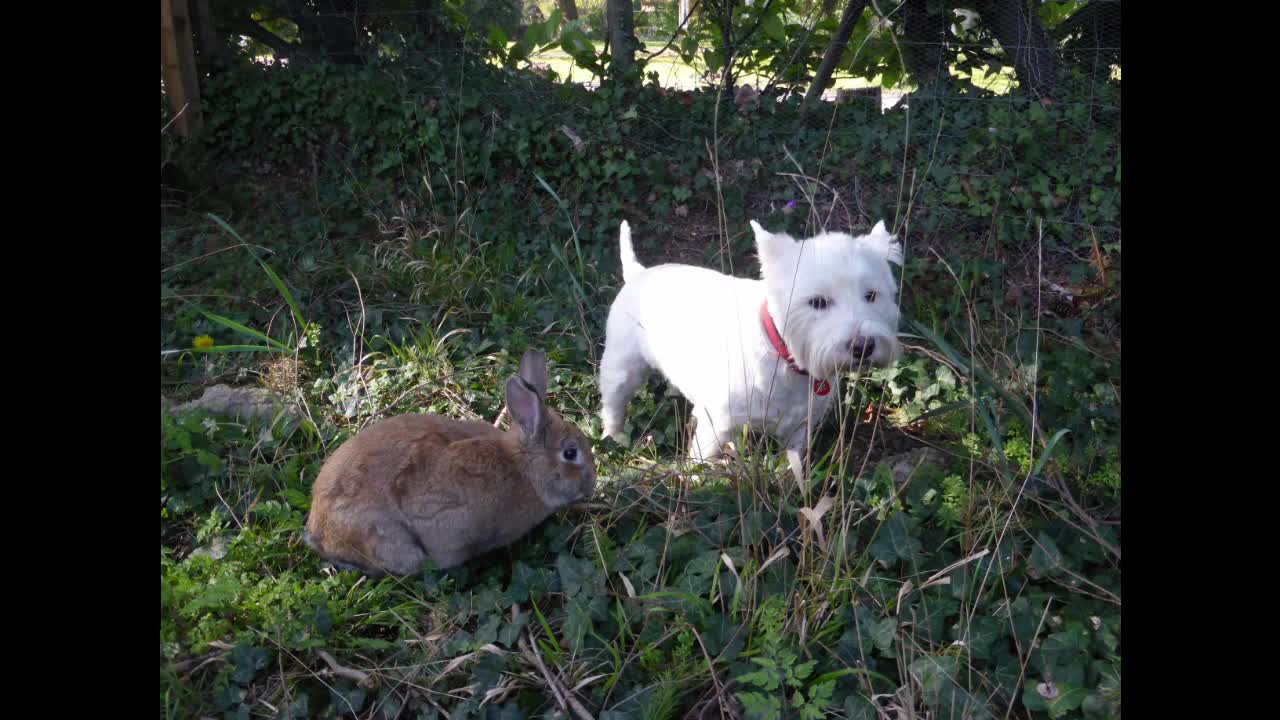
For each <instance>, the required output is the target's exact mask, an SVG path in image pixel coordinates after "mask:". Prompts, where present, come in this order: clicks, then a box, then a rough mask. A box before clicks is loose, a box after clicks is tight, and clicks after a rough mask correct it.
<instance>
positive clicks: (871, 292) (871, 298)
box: [863, 290, 880, 303]
mask: <svg viewBox="0 0 1280 720" xmlns="http://www.w3.org/2000/svg"><path fill="white" fill-rule="evenodd" d="M879 296H880V293H878V292H876V291H875V290H869V291H867V294H866V295H864V296H863V297H865V298H866V299H867V302H871V303H873V302H875V301H876V298H877V297H879Z"/></svg>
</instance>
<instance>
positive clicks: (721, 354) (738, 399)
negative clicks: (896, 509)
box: [600, 220, 902, 480]
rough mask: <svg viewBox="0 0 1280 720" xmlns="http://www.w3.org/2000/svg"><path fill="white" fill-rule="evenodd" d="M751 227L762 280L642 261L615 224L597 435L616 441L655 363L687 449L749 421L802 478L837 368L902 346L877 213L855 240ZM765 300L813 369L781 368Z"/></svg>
mask: <svg viewBox="0 0 1280 720" xmlns="http://www.w3.org/2000/svg"><path fill="white" fill-rule="evenodd" d="M751 229H752V230H753V231H754V232H755V240H756V248H757V250H758V251H759V254H760V266H761V267H760V275H761V279H760V280H748V279H746V278H735V277H730V276H728V275H723V274H721V273H718V272H715V271H713V270H708V269H705V268H699V267H693V266H690V265H675V264H668V265H658V266H655V267H651V268H646V267H644V266H642V265H641V264H640V263H639V262H638V261H637V260H636V256H635V251H634V250H633V249H632V247H631V228H630V226H629V225H628V224H627V222H626V221H625V220H624V221H623V222H622V226H621V228H620V231H619V235H620V238H619V239H620V244H621V246H622V247H621V249H622V276H623V282H624V284H623V287H622V290H621V291H619V293H618V297H617V298H615V299H614V301H613V305H612V307H611V308H610V309H609V321H608V326H607V329H606V337H605V351H604V357H603V358H602V359H601V363H600V387H601V392H602V394H603V396H604V397H603V409H602V412H601V416H602V419H603V421H604V432H605V434H607V435H611V436H613V437H614V438H616V439H619V440H621V439H623V438H622V430H623V423H624V420H625V416H626V405H627V401H628V400H630V398H631V396H632V394H634V393H635V391H636V389H637V388H639V386H640V385H641V384H642V383H643V382H644V381H645V378H646V377H647V376H648V373H649V372H650V371H651V370H654V369H656V370H658V371H659V372H661V373H662V374H663V375H664V376H665V377H666V378H667V380H668V381H669V382H670V383H671V384H672V385H674V386H675V387H676V388H677V389H678V390H679V391H680V393H681V394H683V395H684V396H685V397H686V398H688V399H689V400H690V401H691V402H692V403H693V405H694V408H693V416H694V418H695V419H696V423H697V426H696V430H695V433H694V435H695V436H694V442H693V443H692V444H691V447H690V448H689V455H690V457H691V458H693V459H699V458H701V459H704V460H710V459H713V458H715V457H717V456H719V455H720V453H721V452H722V450H723V448H724V445H725V443H726V442H728V441H730V440H732V439H733V438H734V436H736V434H737V433H738V431H739V429H740V428H741V427H742V426H743V425H750V426H751V427H752V428H753V429H756V430H760V431H765V432H769V433H771V434H772V435H773V436H774V437H776V438H778V439H779V440H780V441H781V442H782V444H783V445H784V446H785V447H786V449H787V458H788V460H789V462H790V464H791V467H792V470H793V471H794V472H795V473H796V478H797V480H799V479H801V478H803V477H804V475H803V472H804V465H803V463H802V461H801V453H802V452H803V451H804V450H805V449H806V448H807V447H808V444H809V433H810V428H811V427H812V426H813V425H815V424H816V423H817V422H818V420H820V419H821V418H822V417H823V416H824V415H825V414H826V412H827V411H828V410H829V408H830V407H831V403H832V400H833V398H834V397H835V396H836V393H838V392H839V384H838V376H839V374H840V373H841V372H842V371H844V370H846V369H857V368H859V367H866V366H867V365H875V366H882V367H883V366H887V365H890V364H892V363H893V362H894V361H895V360H896V359H897V357H898V355H899V354H900V353H901V348H902V346H901V344H900V343H899V342H898V340H897V337H896V335H897V328H898V306H897V300H898V297H897V285H896V283H895V282H894V277H893V272H892V271H891V269H890V267H889V263H895V264H898V265H901V264H902V248H901V245H899V244H898V242H897V240H896V238H894V237H893V236H892V235H890V234H889V232H888V231H887V230H886V229H885V226H884V222H883V221H881V222H879V223H877V224H876V226H875V227H873V228H872V229H871V232H870V233H868V234H866V235H863V236H860V237H853V236H851V235H847V234H845V233H837V232H824V233H821V234H819V235H817V236H815V237H813V238H810V239H808V240H804V241H801V242H797V241H796V240H795V239H794V238H792V237H791V236H790V235H787V234H785V233H770V232H769V231H767V230H765V229H764V228H763V227H761V226H760V224H759V223H757V222H755V221H754V220H753V221H752V222H751ZM871 292H874V293H875V295H874V300H869V299H868V298H869V297H872V296H870V295H869V293H871ZM814 298H824V299H825V300H826V301H827V302H826V308H825V309H819V308H817V307H814V306H812V305H811V304H810V301H811V300H813V299H814ZM766 299H767V301H768V308H769V312H770V315H771V316H772V318H773V321H774V323H775V325H776V327H777V329H778V332H779V333H780V335H781V336H782V338H783V341H784V342H785V343H786V345H787V347H788V349H789V350H790V351H791V354H792V356H793V357H794V358H795V362H796V364H798V365H799V366H800V368H801V369H803V370H805V371H807V372H808V373H809V374H810V376H805V375H802V374H800V373H798V372H796V371H795V370H792V369H790V368H789V367H788V366H787V363H786V362H785V361H783V360H782V359H781V358H780V357H779V355H778V353H777V352H776V351H775V350H774V347H773V345H772V344H771V343H770V341H769V337H768V335H767V334H766V331H765V329H764V325H763V323H762V321H761V316H760V306H761V304H762V303H764V302H765V301H766ZM818 304H819V305H820V304H821V302H819V303H818ZM855 341H856V342H858V343H866V342H867V341H874V343H875V347H874V350H872V351H871V352H870V353H866V352H865V345H864V346H863V347H862V348H860V349H861V350H862V352H860V353H855V352H854V350H853V345H854V343H855ZM860 358H861V359H860ZM819 379H822V380H826V381H827V382H829V383H830V386H831V392H830V393H829V394H827V395H826V396H819V395H817V394H814V393H813V388H814V381H815V380H819ZM810 400H812V407H810Z"/></svg>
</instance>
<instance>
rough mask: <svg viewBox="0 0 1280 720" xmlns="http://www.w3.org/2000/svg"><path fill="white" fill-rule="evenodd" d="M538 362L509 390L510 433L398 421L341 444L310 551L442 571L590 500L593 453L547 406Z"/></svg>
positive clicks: (394, 570) (528, 357)
mask: <svg viewBox="0 0 1280 720" xmlns="http://www.w3.org/2000/svg"><path fill="white" fill-rule="evenodd" d="M545 362H546V361H545V358H543V357H542V355H541V354H540V353H536V352H534V351H530V352H528V353H526V354H525V357H524V360H523V361H522V362H521V364H520V377H519V378H512V379H511V380H509V381H508V382H507V404H508V406H509V408H510V411H511V415H512V421H513V422H512V429H511V430H510V431H509V432H502V431H500V430H497V429H496V428H494V427H493V426H491V425H489V424H487V423H483V422H474V421H473V422H463V421H457V420H451V419H449V418H444V417H441V416H438V415H401V416H398V417H393V418H390V419H387V420H384V421H382V422H379V423H377V424H375V425H372V426H370V427H369V428H367V429H366V430H364V431H363V432H361V433H359V434H358V435H356V436H355V437H353V438H351V439H350V440H348V441H347V442H346V443H344V444H343V445H342V446H341V447H340V448H338V450H337V452H335V453H334V454H333V455H332V456H331V457H330V458H329V460H328V461H327V462H326V463H325V465H324V468H323V469H322V470H321V471H320V475H319V477H317V478H316V482H315V486H314V487H313V489H312V505H311V514H310V516H309V517H308V518H307V533H306V536H305V539H306V542H307V544H308V545H309V546H311V547H312V548H313V549H314V550H316V552H318V553H319V554H320V555H322V556H323V557H325V558H326V559H328V560H330V561H331V562H333V563H334V564H335V565H337V566H338V567H341V568H351V569H358V570H362V571H364V572H366V573H368V574H371V575H381V574H383V573H391V574H394V575H408V574H411V573H413V572H416V571H417V570H418V568H419V567H420V566H421V565H422V562H423V561H424V560H425V559H426V558H427V557H430V558H431V559H432V561H433V562H434V563H435V564H436V566H437V567H440V568H448V567H452V566H454V565H459V564H461V563H463V562H466V561H467V560H470V559H472V558H475V557H477V556H479V555H482V554H484V553H485V552H488V551H490V550H493V549H495V548H499V547H502V546H504V545H508V544H510V543H512V542H515V541H516V540H518V539H519V538H520V537H522V536H523V535H524V534H525V533H527V532H529V531H530V530H532V529H533V528H534V527H535V526H537V525H538V524H539V523H541V522H542V521H543V520H545V519H546V518H547V516H549V515H550V514H551V513H553V512H555V511H556V510H558V509H560V508H561V507H564V506H565V505H568V504H569V503H572V502H574V501H576V500H579V499H582V498H585V497H589V496H590V495H591V493H592V492H594V489H595V467H594V459H593V458H592V455H591V448H590V444H589V443H588V442H587V439H586V437H585V436H583V434H582V432H581V431H579V430H578V428H576V427H574V426H573V425H572V424H570V423H567V422H565V421H563V420H561V419H560V418H559V417H558V416H557V415H556V414H555V413H553V412H550V411H548V410H547V409H546V408H545V407H544V406H543V404H542V399H543V398H544V397H545V392H546V364H545ZM567 448H573V449H575V450H576V453H573V454H574V455H576V457H575V461H573V462H571V461H568V460H566V449H567Z"/></svg>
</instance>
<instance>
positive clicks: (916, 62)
mask: <svg viewBox="0 0 1280 720" xmlns="http://www.w3.org/2000/svg"><path fill="white" fill-rule="evenodd" d="M928 6H929V2H928V0H906V2H905V3H903V7H902V22H903V31H904V33H905V34H906V40H907V42H906V44H905V46H904V47H903V49H902V52H903V60H904V61H906V65H907V73H908V74H909V75H910V76H911V79H912V80H914V81H915V83H916V85H917V86H918V87H919V88H920V89H921V90H923V89H924V88H926V87H935V86H937V85H943V86H946V85H948V84H950V81H951V70H950V63H949V62H948V58H947V52H946V42H947V25H948V24H949V23H950V18H951V14H950V13H949V12H946V11H945V9H944V12H941V13H937V14H931V13H930V12H929V7H928Z"/></svg>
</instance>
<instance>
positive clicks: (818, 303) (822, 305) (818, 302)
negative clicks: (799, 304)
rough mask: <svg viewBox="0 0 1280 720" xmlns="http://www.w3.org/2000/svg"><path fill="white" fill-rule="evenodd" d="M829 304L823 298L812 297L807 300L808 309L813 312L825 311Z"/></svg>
mask: <svg viewBox="0 0 1280 720" xmlns="http://www.w3.org/2000/svg"><path fill="white" fill-rule="evenodd" d="M829 302H830V301H829V300H827V299H826V298H824V297H813V298H809V307H811V308H813V309H814V310H826V309H827V304H828V303H829Z"/></svg>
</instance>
